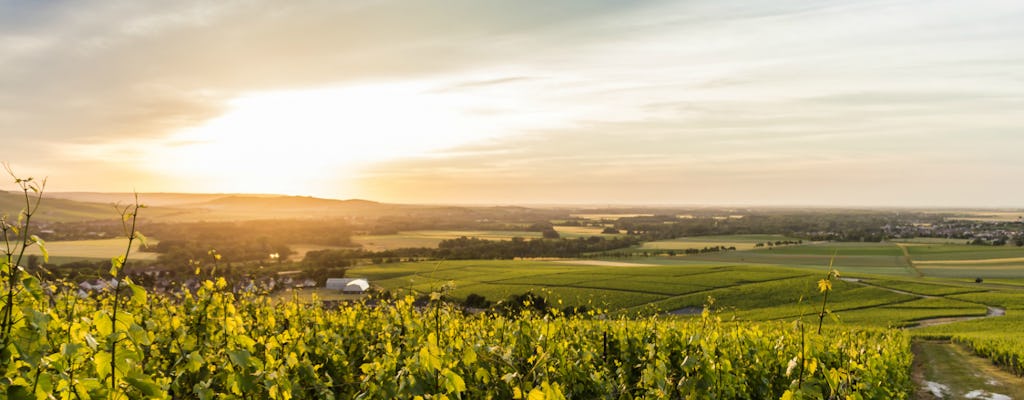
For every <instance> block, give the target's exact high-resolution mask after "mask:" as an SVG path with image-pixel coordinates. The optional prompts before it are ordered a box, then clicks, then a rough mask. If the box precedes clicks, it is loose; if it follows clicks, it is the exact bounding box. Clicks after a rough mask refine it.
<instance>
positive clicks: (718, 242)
mask: <svg viewBox="0 0 1024 400" xmlns="http://www.w3.org/2000/svg"><path fill="white" fill-rule="evenodd" d="M787 240H788V241H795V240H799V239H793V238H790V237H787V236H784V235H725V236H690V237H684V238H679V239H671V240H659V241H654V242H646V243H644V244H643V245H641V246H640V247H639V248H640V249H641V250H686V249H701V248H704V247H714V246H723V247H735V248H736V250H753V249H754V248H755V247H754V246H755V245H756V244H757V243H764V242H773V243H774V242H777V241H787ZM779 247H780V248H781V247H783V246H779Z"/></svg>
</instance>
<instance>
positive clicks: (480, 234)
mask: <svg viewBox="0 0 1024 400" xmlns="http://www.w3.org/2000/svg"><path fill="white" fill-rule="evenodd" d="M461 236H466V237H475V238H479V239H487V240H511V239H512V238H514V237H521V238H527V239H532V238H539V237H541V234H540V232H527V231H443V230H442V231H431V230H424V231H406V232H400V233H398V234H395V235H359V236H353V237H352V241H353V242H355V243H357V244H360V245H362V246H363V249H366V250H370V251H381V250H392V249H398V248H403V247H437V244H438V243H441V241H442V240H445V239H455V238H458V237H461Z"/></svg>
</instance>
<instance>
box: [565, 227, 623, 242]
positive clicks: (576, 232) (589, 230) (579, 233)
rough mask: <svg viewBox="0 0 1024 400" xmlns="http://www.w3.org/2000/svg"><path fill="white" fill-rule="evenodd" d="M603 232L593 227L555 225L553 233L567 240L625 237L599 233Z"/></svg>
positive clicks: (619, 234) (620, 234)
mask: <svg viewBox="0 0 1024 400" xmlns="http://www.w3.org/2000/svg"><path fill="white" fill-rule="evenodd" d="M603 230H604V228H598V227H595V226H559V225H555V232H558V234H559V235H560V236H561V237H563V238H567V239H572V238H578V237H591V236H605V237H615V236H625V234H622V233H618V234H615V233H612V234H609V233H601V231H603Z"/></svg>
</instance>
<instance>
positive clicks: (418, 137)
mask: <svg viewBox="0 0 1024 400" xmlns="http://www.w3.org/2000/svg"><path fill="white" fill-rule="evenodd" d="M478 101H479V99H474V98H472V97H469V96H466V95H460V94H454V93H443V92H441V93H438V92H431V91H429V88H425V87H420V86H416V85H372V86H359V87H345V88H336V89H318V90H302V91H286V92H270V93H256V94H252V95H248V96H244V97H240V98H237V99H235V100H234V101H232V102H231V103H230V106H229V110H228V111H227V112H226V113H224V114H223V115H221V116H220V117H217V118H215V119H212V120H210V121H208V122H207V123H206V124H204V125H202V126H199V127H195V128H191V129H188V130H185V131H181V132H179V133H177V134H174V135H173V136H171V137H170V138H169V139H167V140H166V141H164V145H163V146H161V148H159V149H152V151H151V156H152V157H151V159H150V160H149V161H148V162H147V163H148V164H150V165H152V166H154V167H155V168H157V169H158V170H163V171H174V173H175V175H180V176H189V177H196V182H195V184H196V186H198V187H195V188H191V190H204V191H210V190H213V191H227V192H264V193H266V192H274V193H289V194H314V195H320V194H324V193H336V192H339V191H342V192H343V191H344V189H345V188H343V187H338V186H339V185H341V186H344V185H345V181H346V178H349V177H351V176H352V175H353V174H354V173H356V172H357V171H358V170H359V169H360V167H361V166H364V165H367V164H370V163H374V162H381V161H386V160H391V159H398V158H403V157H409V156H416V155H424V154H427V153H429V152H432V151H436V150H440V149H445V148H451V147H455V146H458V145H462V144H466V143H469V142H473V141H479V140H483V139H488V138H492V137H496V136H500V135H501V134H502V132H500V131H499V130H497V129H494V128H490V127H489V125H490V126H492V127H493V126H495V124H490V123H489V120H490V119H493V118H492V117H488V116H487V115H484V114H479V113H474V112H472V110H473V108H474V107H478V106H480V104H479V102H478ZM490 122H493V121H490ZM325 185H329V186H331V188H330V189H325V188H324V187H323V186H325Z"/></svg>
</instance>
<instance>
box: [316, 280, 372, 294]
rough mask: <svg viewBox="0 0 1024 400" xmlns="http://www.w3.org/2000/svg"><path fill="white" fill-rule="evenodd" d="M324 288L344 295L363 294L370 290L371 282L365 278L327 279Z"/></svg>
mask: <svg viewBox="0 0 1024 400" xmlns="http://www.w3.org/2000/svg"><path fill="white" fill-rule="evenodd" d="M324 288H326V289H334V290H340V291H342V292H343V293H363V292H366V291H367V290H369V289H370V282H369V281H367V280H366V279H364V278H327V284H325V285H324Z"/></svg>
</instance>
